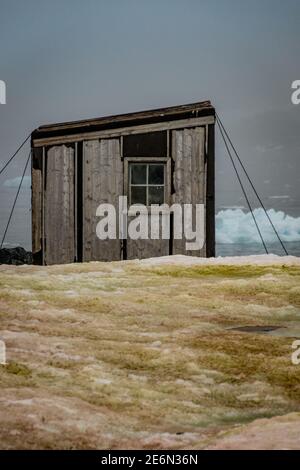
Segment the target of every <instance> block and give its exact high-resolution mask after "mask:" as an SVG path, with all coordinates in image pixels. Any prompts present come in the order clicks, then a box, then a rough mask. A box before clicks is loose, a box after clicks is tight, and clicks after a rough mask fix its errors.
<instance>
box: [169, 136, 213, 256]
mask: <svg viewBox="0 0 300 470" xmlns="http://www.w3.org/2000/svg"><path fill="white" fill-rule="evenodd" d="M172 158H173V160H174V163H175V168H174V173H173V187H174V190H175V193H174V195H173V201H172V202H173V203H178V204H205V198H206V187H205V180H206V164H205V129H204V128H203V127H197V128H194V129H184V130H178V131H177V130H176V131H172ZM193 220H195V215H194V212H193ZM203 223H204V224H205V217H204V221H203ZM185 244H186V240H185V238H183V239H182V240H173V254H174V255H176V254H184V255H191V256H206V248H205V244H204V247H203V248H202V249H201V250H198V251H187V250H186V247H185Z"/></svg>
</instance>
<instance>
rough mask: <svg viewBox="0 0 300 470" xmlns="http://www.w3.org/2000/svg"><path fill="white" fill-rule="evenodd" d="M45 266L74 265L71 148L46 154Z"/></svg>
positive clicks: (52, 149) (62, 148) (61, 148)
mask: <svg viewBox="0 0 300 470" xmlns="http://www.w3.org/2000/svg"><path fill="white" fill-rule="evenodd" d="M44 211H45V213H44V220H45V253H44V260H45V264H47V265H49V264H63V263H73V262H74V258H75V243H74V241H75V233H74V222H75V221H74V213H75V211H74V149H73V148H71V147H66V146H65V145H63V146H59V147H52V148H50V149H49V150H48V152H47V164H46V189H45V200H44Z"/></svg>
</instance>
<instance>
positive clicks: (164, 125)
mask: <svg viewBox="0 0 300 470" xmlns="http://www.w3.org/2000/svg"><path fill="white" fill-rule="evenodd" d="M214 122H215V118H214V116H204V117H198V118H189V119H179V120H176V121H170V122H160V123H155V124H143V125H139V126H130V127H129V126H128V127H120V128H118V129H106V130H102V131H96V132H82V133H78V134H72V135H64V136H61V137H59V136H57V137H47V138H42V139H34V140H33V146H34V147H42V146H45V145H61V144H67V143H72V142H81V141H87V140H95V139H104V138H116V137H120V136H121V135H131V134H140V133H144V132H154V131H164V130H172V129H183V128H190V127H195V126H204V125H208V124H214Z"/></svg>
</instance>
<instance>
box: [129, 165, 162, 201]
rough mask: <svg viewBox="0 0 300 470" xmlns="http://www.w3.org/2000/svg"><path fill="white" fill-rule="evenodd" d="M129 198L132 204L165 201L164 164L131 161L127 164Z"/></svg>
mask: <svg viewBox="0 0 300 470" xmlns="http://www.w3.org/2000/svg"><path fill="white" fill-rule="evenodd" d="M129 200H130V205H132V204H144V205H145V206H151V204H163V203H164V201H165V165H164V164H163V163H131V164H130V165H129Z"/></svg>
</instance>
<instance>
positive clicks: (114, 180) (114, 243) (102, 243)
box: [83, 139, 123, 261]
mask: <svg viewBox="0 0 300 470" xmlns="http://www.w3.org/2000/svg"><path fill="white" fill-rule="evenodd" d="M122 194H123V162H122V160H121V155H120V141H119V139H101V140H90V141H87V142H84V143H83V201H84V211H83V224H84V226H83V261H114V260H119V259H120V258H121V244H120V240H119V239H118V238H117V239H116V240H99V239H98V238H97V235H96V225H97V223H98V222H99V220H100V219H99V217H96V210H97V207H98V206H99V204H103V203H110V204H113V205H114V206H115V208H116V211H118V202H119V199H118V198H119V196H120V195H122ZM117 214H118V212H117ZM117 236H118V218H117Z"/></svg>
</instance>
